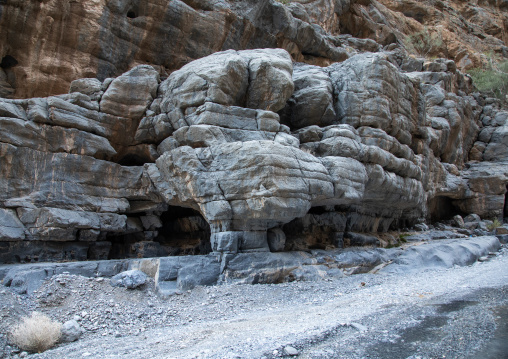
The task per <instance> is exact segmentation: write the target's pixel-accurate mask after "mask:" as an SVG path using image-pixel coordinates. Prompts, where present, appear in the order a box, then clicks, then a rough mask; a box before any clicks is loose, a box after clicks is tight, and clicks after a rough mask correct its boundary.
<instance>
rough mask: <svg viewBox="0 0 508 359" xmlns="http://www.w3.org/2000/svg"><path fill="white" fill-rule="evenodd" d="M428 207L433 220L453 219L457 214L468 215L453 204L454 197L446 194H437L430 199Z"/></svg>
mask: <svg viewBox="0 0 508 359" xmlns="http://www.w3.org/2000/svg"><path fill="white" fill-rule="evenodd" d="M428 208H429V217H430V220H431V222H438V221H442V220H447V219H452V218H453V216H455V215H457V214H459V215H461V216H465V215H466V214H465V213H463V212H462V211H460V210H459V209H458V208H457V207H456V206H455V205H454V204H453V199H452V198H449V197H445V196H437V197H434V198H432V199H430V200H429V202H428Z"/></svg>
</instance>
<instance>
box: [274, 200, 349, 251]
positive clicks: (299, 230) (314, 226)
mask: <svg viewBox="0 0 508 359" xmlns="http://www.w3.org/2000/svg"><path fill="white" fill-rule="evenodd" d="M346 221H347V218H346V215H345V214H344V213H341V212H327V211H326V210H325V207H321V206H320V207H312V208H311V209H310V210H309V212H308V213H307V214H306V215H305V216H303V217H301V218H296V219H294V220H292V221H291V222H289V223H287V224H285V225H284V226H283V227H282V230H283V231H284V234H285V235H286V244H285V248H284V250H285V251H308V250H312V249H332V248H342V247H343V238H344V231H345V229H346Z"/></svg>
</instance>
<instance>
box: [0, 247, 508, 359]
mask: <svg viewBox="0 0 508 359" xmlns="http://www.w3.org/2000/svg"><path fill="white" fill-rule="evenodd" d="M507 308H508V249H507V248H506V245H505V246H504V247H503V248H502V249H501V250H500V251H499V252H497V253H496V255H495V256H492V257H490V259H489V260H487V261H482V262H476V263H474V264H473V265H471V266H467V267H454V268H450V269H446V270H426V271H421V272H417V273H397V274H381V273H379V274H357V275H351V276H347V277H343V278H338V279H332V280H322V281H316V282H291V283H283V284H272V285H259V284H258V285H222V286H215V287H197V288H195V289H193V290H191V291H188V292H185V293H183V294H181V295H174V296H171V297H169V298H167V299H164V298H162V297H160V296H158V295H157V294H156V292H155V289H154V284H153V282H149V283H148V284H146V285H145V286H144V287H143V288H142V289H135V290H128V289H125V288H117V287H112V286H111V285H110V284H109V279H106V278H85V277H81V276H75V275H68V274H60V275H57V276H54V277H52V278H51V279H50V280H47V281H46V282H45V283H44V284H43V286H42V287H41V288H39V289H38V290H37V291H36V292H35V293H33V295H31V296H27V295H17V294H15V293H13V292H12V291H11V290H10V289H9V288H6V287H0V318H1V321H0V333H1V336H0V356H1V357H5V358H18V357H30V358H41V359H42V358H275V357H285V356H289V355H288V353H293V354H296V356H297V357H300V358H414V359H416V358H422V359H423V358H507V357H508V354H507V353H508V348H507V347H506V343H508V328H507V325H506V323H507V322H508V309H507ZM34 310H37V311H41V312H43V313H46V314H48V315H49V316H50V317H51V318H53V319H55V320H58V321H60V322H62V323H63V322H65V321H67V320H71V319H75V320H77V321H78V322H79V323H80V325H81V326H82V327H83V328H84V329H85V333H84V334H83V335H82V337H81V338H80V339H79V340H78V341H76V342H73V343H65V344H59V345H57V346H56V347H55V348H53V349H51V350H48V351H46V352H44V353H41V354H28V353H24V352H20V351H19V349H17V348H16V347H14V346H12V345H9V341H8V331H9V328H11V327H12V325H13V324H14V323H16V322H18V321H19V318H20V317H21V316H23V315H26V314H28V313H30V312H31V311H34Z"/></svg>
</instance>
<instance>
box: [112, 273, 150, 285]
mask: <svg viewBox="0 0 508 359" xmlns="http://www.w3.org/2000/svg"><path fill="white" fill-rule="evenodd" d="M147 279H148V277H147V276H146V274H145V273H143V272H141V271H140V270H129V271H125V272H121V273H118V274H117V275H115V276H114V277H113V278H111V281H110V283H111V285H112V286H113V287H125V288H127V289H135V288H139V287H141V286H143V285H144V284H145V283H146V281H147Z"/></svg>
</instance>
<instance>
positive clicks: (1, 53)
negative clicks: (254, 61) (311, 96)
mask: <svg viewBox="0 0 508 359" xmlns="http://www.w3.org/2000/svg"><path fill="white" fill-rule="evenodd" d="M327 2H330V1H327ZM347 2H348V1H347ZM338 3H341V2H338ZM344 3H346V1H344ZM330 5H331V2H330ZM330 5H329V6H328V7H327V8H326V9H323V10H324V11H323V13H322V14H316V19H317V18H322V19H323V20H322V21H320V22H323V24H325V23H328V22H329V20H328V19H327V18H329V17H330V16H331V17H332V19H333V17H334V16H335V15H334V12H333V9H332V8H331V7H330ZM332 7H333V5H332ZM331 10H332V12H330V11H331ZM25 19H30V21H28V22H27V21H26V20H25ZM274 19H276V21H274ZM0 31H1V33H2V34H3V35H4V36H3V37H2V40H0V59H2V66H1V68H0V95H2V96H13V97H16V98H26V97H34V96H48V95H55V94H61V93H65V92H67V89H68V88H69V85H70V83H71V82H72V81H74V80H76V79H78V78H81V77H96V78H98V79H99V80H100V81H103V80H105V79H106V78H108V77H115V76H119V75H120V74H122V73H123V72H125V71H127V70H129V69H130V68H132V67H134V66H136V65H139V64H146V63H149V64H153V65H155V68H156V70H157V72H159V73H160V74H161V75H164V76H167V73H170V72H172V71H174V70H177V69H179V68H181V67H182V66H183V65H185V64H186V63H188V62H190V61H192V60H195V59H199V58H202V57H204V56H207V55H210V54H212V53H215V52H218V51H221V50H227V49H235V50H241V49H252V48H264V47H270V48H277V47H278V48H283V49H286V50H287V51H289V52H290V53H291V55H292V56H293V58H294V59H295V60H298V61H303V60H305V59H307V60H308V61H310V62H316V61H317V62H319V61H340V60H344V59H346V58H347V56H348V55H347V53H346V50H345V49H343V48H340V47H339V48H338V47H336V46H335V44H334V43H333V41H332V40H331V39H329V38H328V35H327V34H326V33H324V32H323V30H322V28H320V27H316V26H315V25H314V24H312V23H309V22H308V21H302V20H301V19H299V18H296V17H294V16H293V15H292V14H291V12H290V10H289V9H288V8H286V7H285V6H284V5H282V4H280V3H279V2H276V1H273V0H262V1H259V0H243V1H236V0H235V1H232V0H221V1H211V0H204V1H193V0H185V1H182V0H176V1H162V2H161V1H143V2H132V1H127V0H120V1H113V2H111V1H106V0H99V1H94V2H86V3H81V2H68V1H63V0H50V1H44V2H32V1H26V2H25V1H21V2H19V1H10V0H9V1H4V2H2V4H0ZM138 100H141V99H138Z"/></svg>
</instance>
